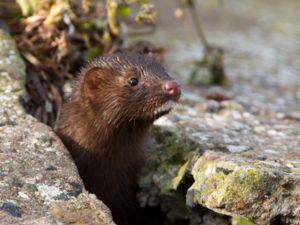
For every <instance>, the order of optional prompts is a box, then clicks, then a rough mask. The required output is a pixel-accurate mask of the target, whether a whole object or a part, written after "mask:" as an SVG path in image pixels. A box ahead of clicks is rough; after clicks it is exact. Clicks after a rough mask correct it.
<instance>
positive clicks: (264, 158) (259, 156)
mask: <svg viewBox="0 0 300 225" xmlns="http://www.w3.org/2000/svg"><path fill="white" fill-rule="evenodd" d="M256 159H257V160H260V161H265V160H266V159H267V157H266V156H264V155H258V156H257V157H256Z"/></svg>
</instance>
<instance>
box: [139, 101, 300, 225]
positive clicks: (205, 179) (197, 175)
mask: <svg viewBox="0 0 300 225" xmlns="http://www.w3.org/2000/svg"><path fill="white" fill-rule="evenodd" d="M183 102H184V104H183V105H182V106H181V107H178V108H177V109H176V110H175V111H174V112H173V113H172V114H170V115H168V116H166V117H163V118H161V119H159V120H157V121H156V122H155V128H154V130H153V134H154V136H155V138H156V141H157V142H158V143H159V144H160V146H161V148H162V150H161V151H149V153H148V154H149V163H148V168H147V170H146V172H145V173H146V176H145V178H144V179H143V181H142V182H141V186H143V187H147V188H148V189H147V191H146V192H144V193H143V192H142V193H141V194H140V197H141V198H140V200H141V202H142V203H143V204H149V205H155V204H157V203H158V202H161V204H162V205H164V204H166V203H164V202H168V201H169V199H170V196H172V197H173V198H177V197H176V195H178V193H181V197H182V204H186V205H187V206H188V207H190V208H195V207H197V206H204V207H206V208H209V209H211V210H213V211H215V212H218V213H221V214H225V215H231V216H243V217H246V218H249V219H250V220H252V221H253V222H254V223H256V224H300V153H299V146H300V138H299V135H300V133H299V130H298V126H299V124H298V126H297V124H295V123H294V122H293V121H290V120H289V119H285V118H278V117H272V116H269V117H268V118H263V117H260V116H257V115H254V114H251V113H249V112H247V110H246V109H245V108H243V107H242V106H241V105H239V104H238V103H236V102H234V101H224V102H221V103H218V102H213V104H212V102H211V101H209V100H203V99H201V98H198V100H197V98H196V97H195V96H194V97H193V98H191V97H188V98H183ZM212 106H213V109H214V110H211V109H212ZM151 182H152V183H151ZM149 187H151V188H149ZM149 190H150V191H149ZM153 190H155V191H153ZM145 193H147V194H145ZM164 196H168V197H164ZM174 207H178V206H176V205H175V204H174V205H173V206H170V207H169V208H167V209H166V210H170V211H172V210H173V209H172V208H174ZM181 207H182V206H181ZM176 216H183V214H181V215H176ZM190 221H192V220H190Z"/></svg>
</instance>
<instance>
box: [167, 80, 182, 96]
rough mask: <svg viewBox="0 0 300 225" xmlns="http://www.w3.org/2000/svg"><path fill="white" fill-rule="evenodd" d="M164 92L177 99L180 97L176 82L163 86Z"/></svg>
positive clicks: (178, 86)
mask: <svg viewBox="0 0 300 225" xmlns="http://www.w3.org/2000/svg"><path fill="white" fill-rule="evenodd" d="M164 89H165V91H166V92H167V93H168V94H169V95H170V96H173V97H179V96H180V92H181V91H180V85H179V84H178V82H177V81H176V80H171V81H167V82H166V83H165V85H164Z"/></svg>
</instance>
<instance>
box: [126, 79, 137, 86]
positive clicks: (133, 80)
mask: <svg viewBox="0 0 300 225" xmlns="http://www.w3.org/2000/svg"><path fill="white" fill-rule="evenodd" d="M138 83H139V80H138V79H137V78H135V77H133V78H130V80H129V81H128V84H130V86H135V85H137V84H138Z"/></svg>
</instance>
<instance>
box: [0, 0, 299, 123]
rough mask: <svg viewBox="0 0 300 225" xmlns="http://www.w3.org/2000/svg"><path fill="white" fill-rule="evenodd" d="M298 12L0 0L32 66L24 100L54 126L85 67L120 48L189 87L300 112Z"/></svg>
mask: <svg viewBox="0 0 300 225" xmlns="http://www.w3.org/2000/svg"><path fill="white" fill-rule="evenodd" d="M299 10H300V3H299V2H298V1H296V0H289V1H280V0H264V1H261V0H244V1H236V0H213V1H202V0H168V1H160V0H152V1H150V0H149V1H146V0H127V1H126V0H124V1H116V0H106V1H104V0H102V1H101V0H100V1H99V0H91V1H88V0H56V1H55V0H41V1H38V0H22V1H21V0H15V1H10V0H3V1H1V2H0V15H1V16H0V17H1V18H2V19H5V20H6V21H8V23H9V24H10V29H11V32H12V34H13V36H14V38H15V40H16V43H17V46H18V48H19V50H20V51H21V54H22V57H23V58H24V59H25V61H26V63H27V90H28V94H29V95H28V99H27V100H26V102H25V107H26V109H27V111H28V112H30V113H31V114H33V115H34V116H36V117H37V118H38V119H39V120H41V121H43V122H44V123H47V124H49V125H53V124H54V121H55V117H56V114H57V112H58V109H59V107H60V105H61V104H62V102H63V99H64V97H65V96H67V95H68V93H70V92H71V87H72V84H71V83H72V80H73V79H74V77H76V76H77V74H78V71H79V68H80V66H82V65H83V64H84V62H86V61H88V60H89V59H91V58H93V57H96V56H99V55H102V54H105V53H113V52H120V51H134V52H140V53H145V54H148V55H150V56H151V57H153V58H154V59H156V60H158V61H159V62H161V63H163V64H164V65H165V66H166V68H167V69H168V70H169V71H170V72H171V73H172V74H173V76H175V77H176V78H177V79H179V80H180V82H181V84H182V85H183V86H184V90H186V91H184V93H186V94H188V93H190V92H192V93H193V94H194V95H197V96H198V97H199V96H200V97H201V98H209V99H214V100H217V101H222V100H224V99H235V100H236V101H238V102H239V103H240V104H242V105H243V106H244V107H246V108H248V109H249V110H250V111H251V112H252V113H257V114H261V115H268V114H269V113H270V112H271V111H272V112H276V113H288V114H289V115H290V116H291V117H293V118H296V119H300V116H299V114H298V113H297V112H298V111H299V106H298V105H299V104H298V100H299V98H300V90H299V82H300V80H299V78H298V76H299V70H300V60H299V52H300V48H299V46H300V45H299V43H300V40H299V34H300V28H299V23H298V21H299V20H300V14H299Z"/></svg>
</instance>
